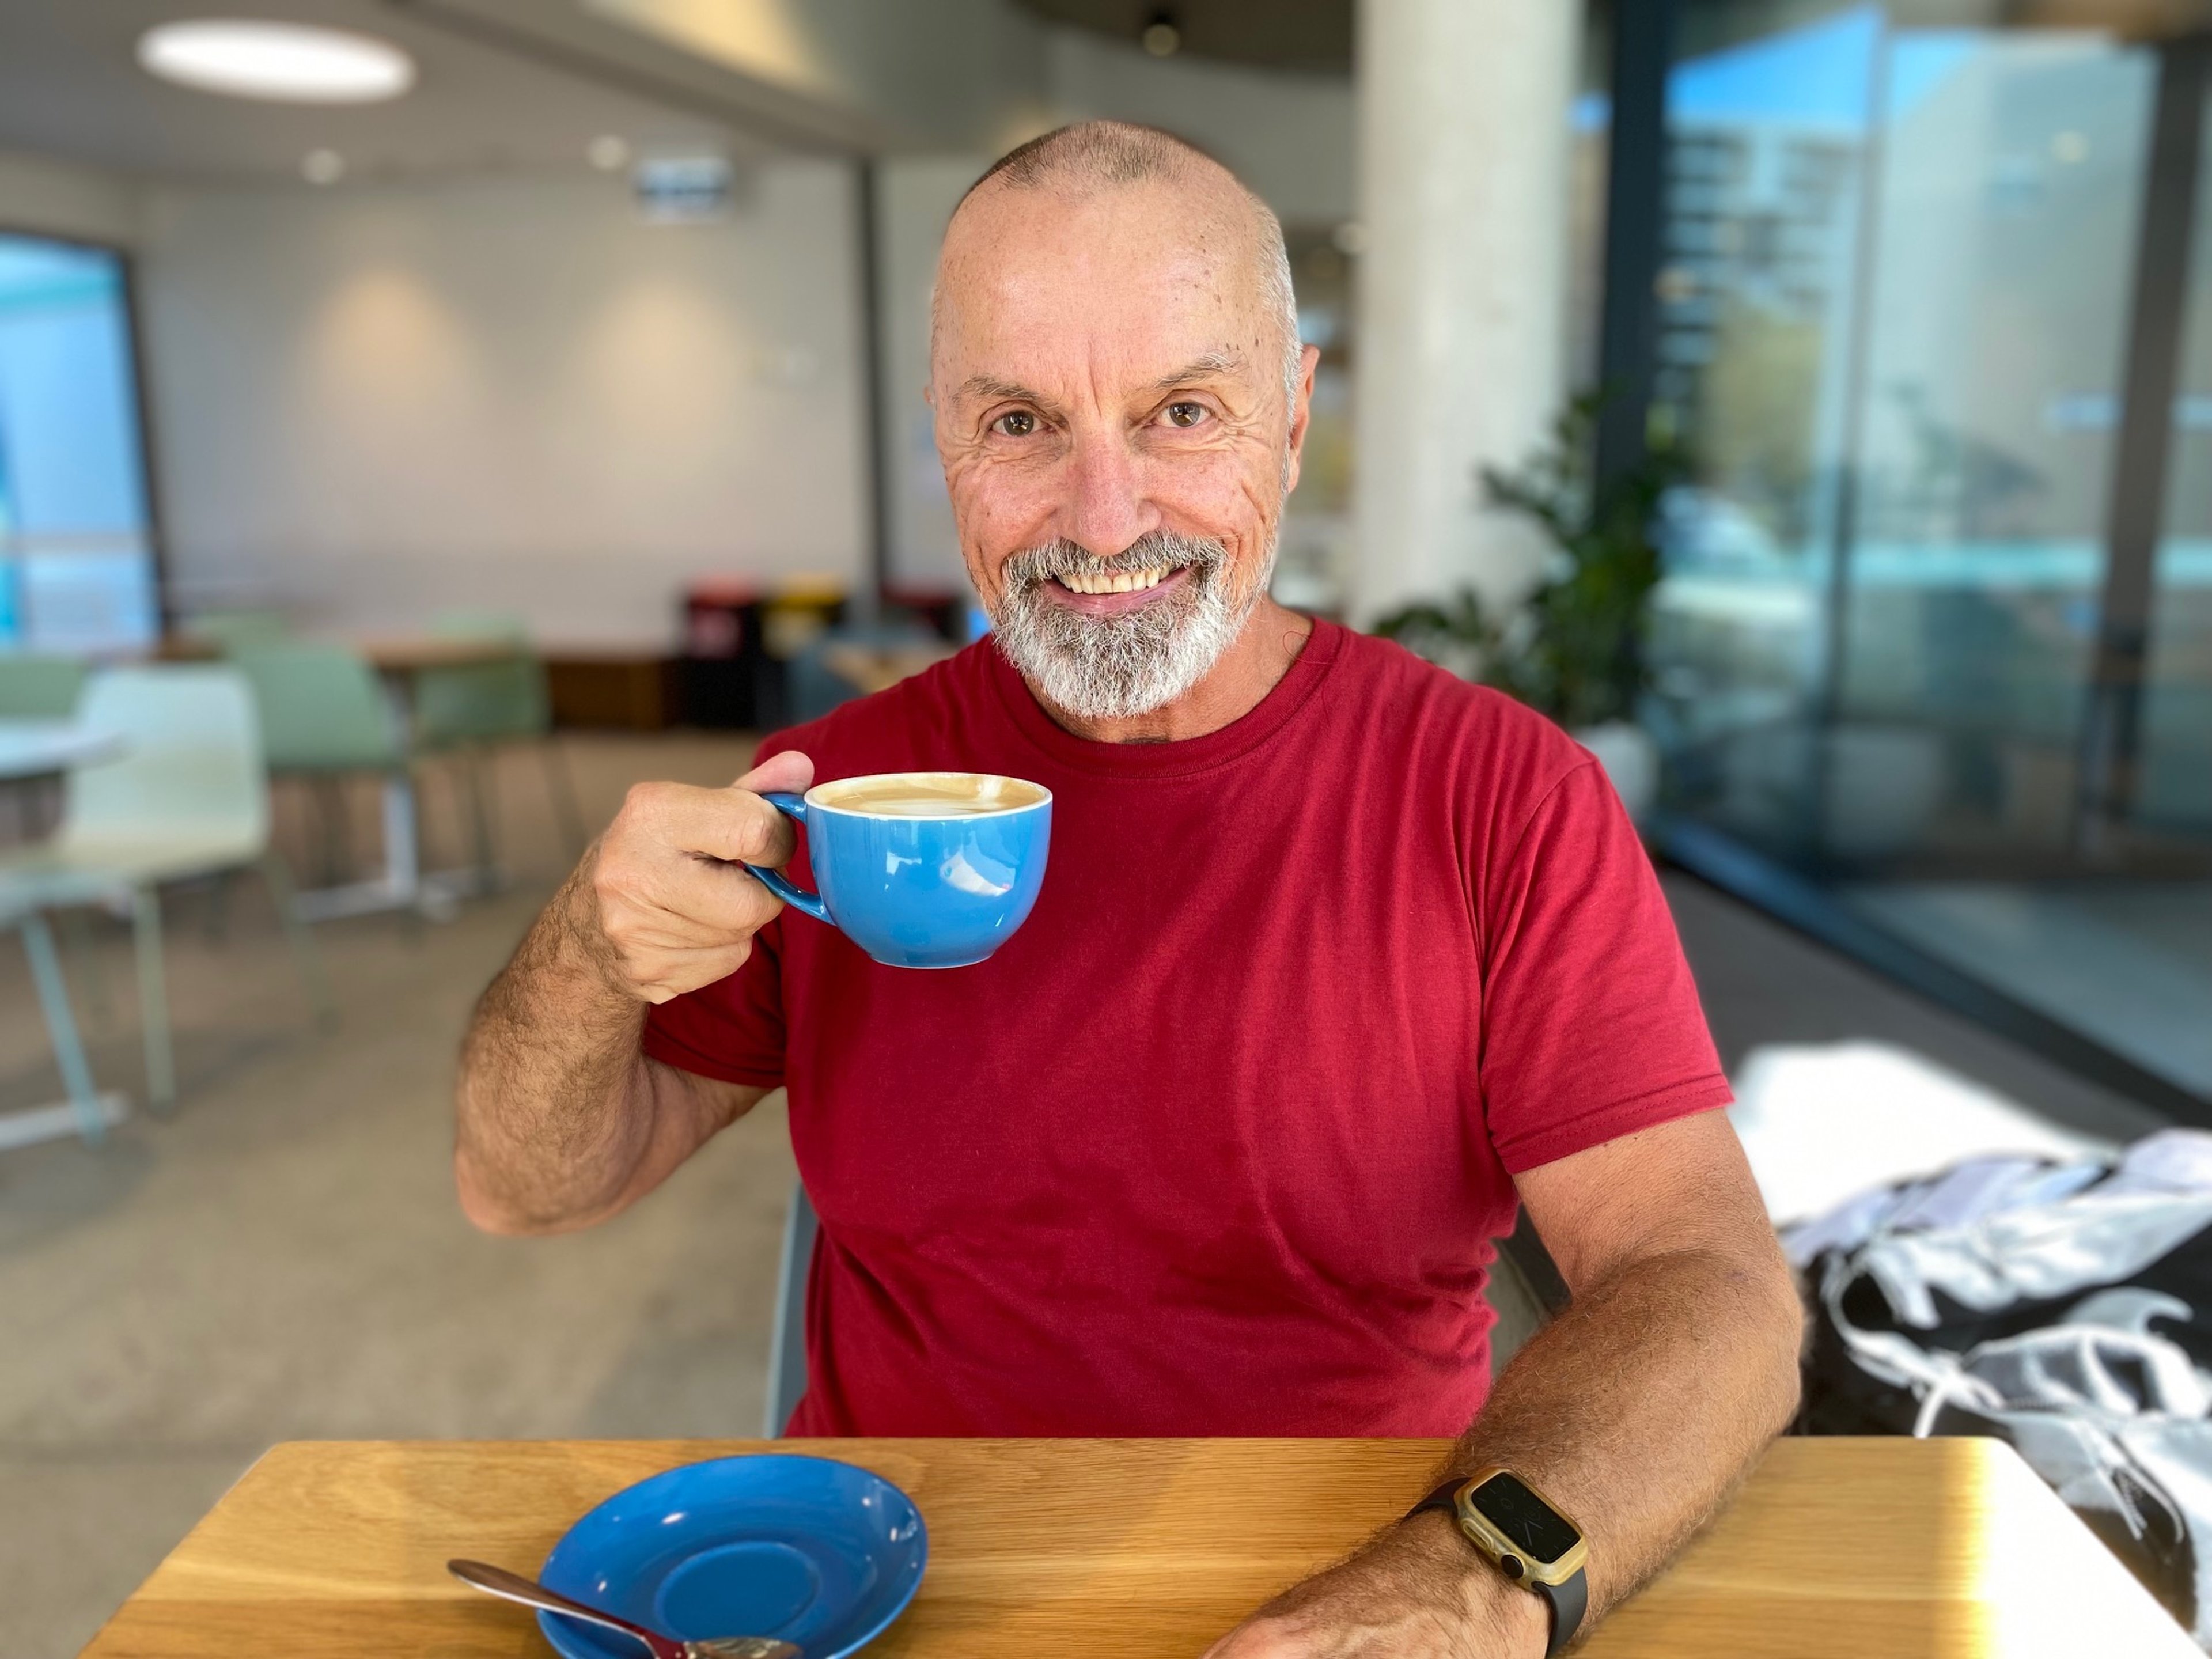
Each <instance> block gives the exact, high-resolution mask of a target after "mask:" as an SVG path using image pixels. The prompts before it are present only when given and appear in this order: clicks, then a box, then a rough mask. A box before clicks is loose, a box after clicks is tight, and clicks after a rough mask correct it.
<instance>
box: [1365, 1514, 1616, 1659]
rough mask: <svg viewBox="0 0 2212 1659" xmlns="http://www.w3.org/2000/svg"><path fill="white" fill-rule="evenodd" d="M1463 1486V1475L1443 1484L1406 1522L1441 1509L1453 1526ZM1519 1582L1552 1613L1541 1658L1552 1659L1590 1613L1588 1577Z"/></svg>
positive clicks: (1532, 1579) (1578, 1572) (1576, 1575)
mask: <svg viewBox="0 0 2212 1659" xmlns="http://www.w3.org/2000/svg"><path fill="white" fill-rule="evenodd" d="M1465 1485H1467V1477H1466V1476H1465V1475H1460V1476H1458V1477H1456V1478H1455V1479H1453V1480H1447V1481H1445V1482H1444V1483H1443V1485H1442V1486H1438V1487H1437V1489H1436V1490H1435V1491H1434V1492H1431V1493H1430V1494H1429V1495H1428V1496H1427V1497H1426V1498H1423V1499H1422V1500H1421V1501H1420V1502H1419V1503H1418V1504H1414V1505H1413V1508H1411V1509H1410V1510H1407V1511H1406V1519H1407V1520H1408V1521H1410V1520H1412V1519H1413V1517H1414V1516H1417V1515H1424V1514H1426V1513H1427V1512H1428V1511H1429V1510H1443V1511H1445V1512H1446V1513H1447V1514H1449V1515H1450V1516H1453V1517H1454V1520H1455V1523H1456V1520H1457V1517H1458V1515H1459V1493H1460V1488H1461V1487H1462V1486H1465ZM1521 1583H1522V1588H1523V1589H1532V1590H1534V1591H1535V1592H1536V1594H1537V1595H1541V1596H1542V1597H1543V1598H1544V1605H1545V1606H1546V1607H1549V1608H1550V1609H1551V1610H1552V1635H1551V1639H1550V1640H1548V1641H1547V1642H1546V1643H1545V1644H1544V1659H1552V1656H1553V1654H1556V1653H1561V1652H1564V1651H1565V1649H1566V1645H1567V1644H1568V1643H1570V1642H1571V1641H1573V1640H1574V1639H1575V1632H1577V1631H1578V1630H1580V1629H1581V1628H1582V1623H1583V1615H1584V1614H1586V1613H1589V1574H1588V1573H1587V1572H1583V1571H1577V1572H1576V1574H1575V1575H1574V1576H1573V1577H1571V1578H1567V1579H1564V1580H1562V1581H1561V1582H1560V1583H1556V1584H1545V1583H1539V1582H1537V1581H1536V1580H1535V1579H1534V1578H1525V1579H1522V1581H1521Z"/></svg>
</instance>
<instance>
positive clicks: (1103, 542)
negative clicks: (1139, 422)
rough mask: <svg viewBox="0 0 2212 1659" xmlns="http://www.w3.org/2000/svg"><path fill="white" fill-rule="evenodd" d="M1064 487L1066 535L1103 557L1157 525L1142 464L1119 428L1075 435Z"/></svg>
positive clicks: (1108, 557)
mask: <svg viewBox="0 0 2212 1659" xmlns="http://www.w3.org/2000/svg"><path fill="white" fill-rule="evenodd" d="M1067 487H1068V490H1069V500H1068V503H1067V529H1066V536H1067V538H1068V540H1070V541H1072V542H1073V543H1075V544H1077V545H1078V546H1079V547H1083V548H1086V549H1088V550H1090V551H1091V552H1092V553H1094V554H1096V555H1097V556H1099V557H1100V558H1102V559H1110V558H1112V557H1113V556H1114V555H1115V554H1116V553H1119V552H1120V551H1121V550H1122V549H1123V548H1125V547H1127V546H1128V545H1129V544H1130V543H1132V542H1133V541H1135V540H1136V539H1137V538H1138V537H1139V536H1141V535H1143V534H1144V533H1145V532H1147V531H1149V530H1153V529H1156V528H1158V514H1157V513H1155V512H1154V511H1153V510H1152V505H1151V503H1150V502H1149V501H1147V500H1146V490H1145V479H1144V468H1143V465H1141V463H1140V462H1139V459H1138V458H1137V457H1136V456H1134V455H1133V454H1131V453H1129V446H1128V445H1127V443H1126V442H1124V441H1121V435H1119V434H1118V433H1116V434H1111V435H1109V434H1103V433H1084V434H1079V435H1077V438H1076V441H1075V447H1074V452H1073V458H1072V460H1071V462H1070V468H1069V477H1068V486H1067Z"/></svg>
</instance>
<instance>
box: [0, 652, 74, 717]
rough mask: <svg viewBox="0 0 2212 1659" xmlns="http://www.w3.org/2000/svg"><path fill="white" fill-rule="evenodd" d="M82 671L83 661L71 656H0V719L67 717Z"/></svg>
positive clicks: (72, 708)
mask: <svg viewBox="0 0 2212 1659" xmlns="http://www.w3.org/2000/svg"><path fill="white" fill-rule="evenodd" d="M84 675H85V668H84V665H83V664H82V663H81V662H79V661H77V660H76V659H75V658H73V657H29V656H14V655H9V656H0V719H6V720H67V719H69V717H70V715H72V714H75V713H76V700H77V696H78V694H79V693H81V692H82V690H84Z"/></svg>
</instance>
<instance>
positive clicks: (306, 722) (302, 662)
mask: <svg viewBox="0 0 2212 1659" xmlns="http://www.w3.org/2000/svg"><path fill="white" fill-rule="evenodd" d="M230 660H231V662H232V663H233V665H235V666H236V668H237V669H238V671H239V672H240V673H241V674H243V675H244V676H245V677H246V684H248V685H249V686H251V687H252V691H253V701H254V704H255V706H256V708H258V710H259V713H260V718H261V743H262V753H263V756H264V760H265V763H266V764H267V766H268V769H269V771H270V775H272V776H276V777H279V778H295V779H299V780H301V781H303V782H304V783H306V784H307V787H308V788H309V789H310V790H311V791H312V792H313V800H314V802H315V805H316V808H317V816H318V817H319V819H320V822H321V829H322V840H323V866H324V867H323V870H322V872H321V877H322V879H323V881H324V882H325V884H326V885H331V884H336V883H337V881H338V880H339V879H340V878H341V877H342V874H343V871H344V870H345V869H346V868H347V866H349V865H350V863H351V858H350V856H349V846H348V840H349V837H348V835H347V817H346V811H345V782H346V780H347V779H349V778H351V777H358V776H361V775H364V774H367V775H378V776H383V775H390V774H392V773H394V772H404V771H405V770H406V769H407V766H408V754H407V750H406V748H405V745H404V743H403V741H402V738H401V735H400V733H399V732H397V731H396V730H395V729H394V727H393V722H392V714H391V711H390V709H389V708H388V707H387V706H386V702H385V700H384V693H383V690H382V688H381V687H380V686H379V685H378V684H377V678H376V671H375V670H374V669H372V668H371V667H370V666H369V665H368V664H367V663H366V662H364V661H363V660H362V659H361V658H360V657H359V656H357V655H356V654H355V653H353V652H351V651H349V650H347V649H346V648H345V647H343V646H340V645H325V644H322V643H319V642H317V641H309V640H283V641H273V642H270V641H264V642H260V643H249V644H245V645H240V646H239V647H237V648H235V649H234V651H233V652H232V653H231V657H230Z"/></svg>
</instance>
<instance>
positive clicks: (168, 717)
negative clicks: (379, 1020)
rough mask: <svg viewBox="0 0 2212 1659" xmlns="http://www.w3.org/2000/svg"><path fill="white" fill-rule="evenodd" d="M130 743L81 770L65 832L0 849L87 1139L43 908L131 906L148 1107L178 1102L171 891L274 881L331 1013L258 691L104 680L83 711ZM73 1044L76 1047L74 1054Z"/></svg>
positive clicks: (229, 682)
mask: <svg viewBox="0 0 2212 1659" xmlns="http://www.w3.org/2000/svg"><path fill="white" fill-rule="evenodd" d="M77 717H78V719H80V720H82V721H83V722H84V723H85V724H86V725H88V726H94V727H95V728H97V729H99V730H101V731H106V732H113V733H115V734H116V735H117V736H118V737H119V738H121V739H122V740H123V751H122V754H121V756H120V757H119V758H118V759H115V760H112V761H109V762H106V763H103V764H100V765H98V766H90V767H87V768H85V769H82V770H80V771H77V772H75V773H72V774H71V775H70V780H69V795H68V804H67V805H66V806H65V807H64V812H63V817H62V826H61V829H60V830H59V831H58V833H57V834H56V835H55V836H53V837H52V839H51V840H48V841H44V842H36V843H33V845H31V846H28V847H22V848H11V849H9V851H8V852H7V853H5V854H0V918H4V919H6V920H8V921H10V922H12V923H13V924H14V925H15V926H16V927H19V928H20V929H21V930H22V932H23V934H24V943H25V945H26V948H27V950H28V951H30V953H31V957H32V965H33V972H34V974H35V975H36V977H37V979H38V981H39V984H40V995H41V1000H42V1001H44V1002H45V1003H46V1006H47V1014H48V1030H49V1031H50V1032H51V1033H52V1036H53V1040H54V1043H55V1047H56V1049H57V1052H58V1058H59V1060H60V1061H61V1065H62V1073H63V1076H64V1079H66V1080H67V1081H68V1083H69V1085H70V1097H71V1100H72V1103H74V1104H76V1107H77V1109H78V1114H79V1118H80V1121H81V1122H82V1126H83V1128H84V1133H85V1135H86V1138H87V1139H97V1132H98V1129H99V1127H100V1124H101V1119H100V1108H99V1105H98V1103H97V1101H96V1099H94V1098H93V1097H91V1096H90V1094H89V1091H90V1087H91V1083H90V1073H89V1071H88V1068H87V1067H86V1066H85V1062H84V1056H83V1054H82V1050H81V1049H79V1048H76V1032H75V1029H74V1023H73V1022H72V1021H70V1019H69V1018H67V1013H66V1004H65V1002H64V1003H62V1004H61V1017H60V1018H56V1003H57V997H56V993H57V991H58V987H59V982H60V981H59V974H58V969H56V967H55V965H54V963H53V960H52V955H53V953H52V942H51V940H50V939H48V938H47V937H46V932H45V928H44V924H43V921H42V920H41V916H42V913H43V912H46V911H48V910H54V909H61V908H70V907H76V906H82V905H86V904H95V903H101V902H107V901H110V900H116V899H123V900H127V901H128V902H129V903H130V906H131V918H132V924H133V926H132V931H133V933H134V936H135V939H136V944H137V961H138V992H139V1007H140V1013H141V1019H142V1023H143V1026H144V1040H145V1048H146V1089H147V1096H148V1099H149V1103H150V1104H152V1105H153V1106H155V1108H156V1109H164V1108H167V1106H168V1105H170V1104H171V1103H173V1101H174V1100H175V1098H176V1091H177V1085H176V1068H175V1063H174V1060H173V1057H172V1054H171V1047H170V1037H169V1013H168V994H167V985H166V981H165V979H164V976H163V972H162V959H161V891H160V890H161V886H162V885H163V884H166V883H168V882H173V881H182V880H186V879H190V878H197V877H203V876H213V875H220V874H222V873H224V872H230V871H234V870H240V869H246V868H256V869H258V870H259V872H260V873H261V876H262V878H263V879H264V881H266V882H267V883H268V884H269V890H270V896H272V897H273V898H274V899H275V900H276V910H277V915H279V917H280V918H281V919H282V920H283V924H284V931H285V933H286V936H287V937H288V938H289V940H290V942H291V945H292V949H293V951H294V952H295V956H296V957H297V958H298V962H299V967H300V970H301V979H302V981H304V983H305V984H306V985H307V987H308V989H309V990H310V992H311V994H313V998H314V1000H315V1003H316V1006H317V1012H319V1014H320V1015H321V1016H322V1017H323V1018H325V1020H328V1019H330V1018H334V1017H335V1008H334V1006H333V1005H332V1003H331V995H330V989H329V986H328V984H327V982H326V981H325V979H324V977H323V971H322V963H321V962H320V960H319V957H317V956H316V954H315V949H314V945H313V942H312V941H311V940H310V939H308V937H307V929H306V927H304V926H303V925H302V924H301V921H300V920H299V916H298V913H297V910H296V908H295V905H294V903H293V889H292V879H291V872H290V871H289V869H288V868H286V866H285V865H284V861H283V859H282V858H280V857H279V856H278V855H277V854H276V850H275V849H274V848H271V847H270V843H269V787H268V781H267V779H266V777H265V776H264V774H263V771H262V761H261V744H260V736H259V731H258V721H257V720H256V719H255V717H254V709H253V699H252V693H251V692H250V691H249V690H248V689H247V687H246V683H245V681H244V679H243V678H241V677H240V675H239V674H238V673H237V672H235V671H233V670H231V669H229V668H221V667H203V666H197V665H195V666H189V667H187V666H161V667H153V668H122V669H112V670H109V671H106V672H104V673H101V674H98V675H95V676H94V678H92V679H91V681H90V682H89V683H88V685H87V687H86V690H85V695H84V697H83V700H82V702H81V703H80V705H79V707H78V710H77ZM72 1051H74V1052H72Z"/></svg>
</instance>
